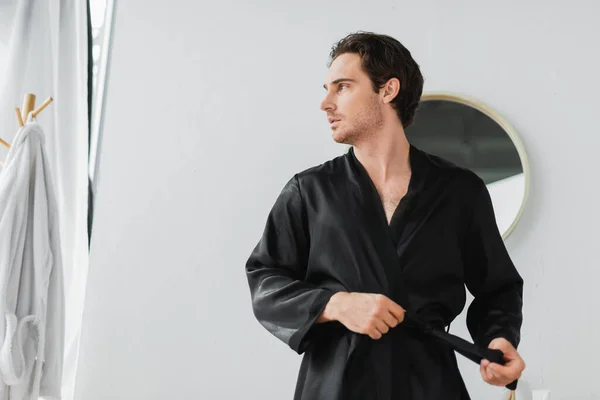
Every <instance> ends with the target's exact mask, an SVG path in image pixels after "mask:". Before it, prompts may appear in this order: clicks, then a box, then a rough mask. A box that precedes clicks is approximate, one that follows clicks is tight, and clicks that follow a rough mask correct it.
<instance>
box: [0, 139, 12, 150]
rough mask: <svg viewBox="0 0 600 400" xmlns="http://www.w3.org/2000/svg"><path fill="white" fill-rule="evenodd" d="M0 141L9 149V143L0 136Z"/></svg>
mask: <svg viewBox="0 0 600 400" xmlns="http://www.w3.org/2000/svg"><path fill="white" fill-rule="evenodd" d="M0 143H2V145H3V146H4V147H6V148H7V149H10V144H8V143H6V142H5V141H4V140H3V139H2V138H0Z"/></svg>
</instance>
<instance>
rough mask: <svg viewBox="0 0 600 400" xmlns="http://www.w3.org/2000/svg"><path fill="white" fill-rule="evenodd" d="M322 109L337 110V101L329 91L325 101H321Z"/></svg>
mask: <svg viewBox="0 0 600 400" xmlns="http://www.w3.org/2000/svg"><path fill="white" fill-rule="evenodd" d="M320 108H321V110H322V111H333V110H335V103H334V102H333V101H332V99H331V96H330V95H329V93H327V95H326V96H325V98H324V99H323V101H322V102H321V107H320Z"/></svg>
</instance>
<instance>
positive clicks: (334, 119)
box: [327, 118, 339, 124]
mask: <svg viewBox="0 0 600 400" xmlns="http://www.w3.org/2000/svg"><path fill="white" fill-rule="evenodd" d="M327 120H328V121H329V123H330V124H333V123H334V122H337V121H339V119H337V118H327Z"/></svg>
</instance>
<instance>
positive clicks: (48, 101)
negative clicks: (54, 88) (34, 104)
mask: <svg viewBox="0 0 600 400" xmlns="http://www.w3.org/2000/svg"><path fill="white" fill-rule="evenodd" d="M52 100H53V99H52V97H48V98H47V99H46V101H44V102H43V103H42V105H41V106H39V107H38V108H36V109H35V111H34V112H33V118H37V116H38V114H39V113H41V112H42V110H43V109H44V108H46V107H48V104H50V103H52Z"/></svg>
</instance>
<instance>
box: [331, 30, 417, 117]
mask: <svg viewBox="0 0 600 400" xmlns="http://www.w3.org/2000/svg"><path fill="white" fill-rule="evenodd" d="M345 53H356V54H358V55H359V56H360V57H361V59H362V69H363V71H365V73H366V74H367V75H368V76H369V78H370V79H371V85H372V87H373V91H374V92H375V93H379V90H380V89H381V88H382V87H383V86H384V84H385V83H386V82H387V81H388V80H390V79H391V78H397V79H398V80H399V81H400V91H399V93H398V95H397V96H396V97H395V98H394V100H392V106H393V107H394V108H395V110H396V113H397V114H398V118H399V119H400V122H402V126H403V127H404V128H406V127H408V126H410V125H411V124H412V122H413V119H414V117H415V113H416V112H417V108H418V107H419V101H420V99H421V94H422V93H423V75H421V70H420V69H419V65H418V64H417V63H416V62H415V60H414V59H413V58H412V56H411V54H410V51H408V49H407V48H406V47H404V46H403V45H402V43H400V42H399V41H398V40H396V39H394V38H393V37H390V36H387V35H381V34H377V33H373V32H363V31H359V32H356V33H352V34H350V35H348V36H346V37H345V38H343V39H342V40H340V41H339V42H337V43H336V44H335V45H333V47H332V48H331V53H330V54H329V57H330V61H329V63H328V64H327V67H331V64H332V63H333V61H334V60H335V59H336V58H337V57H338V56H340V55H342V54H345Z"/></svg>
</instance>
